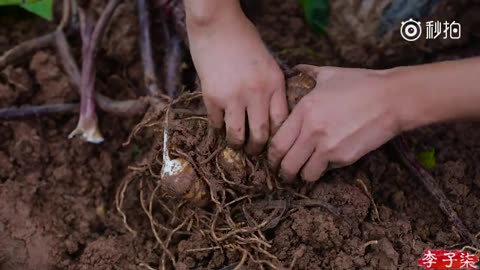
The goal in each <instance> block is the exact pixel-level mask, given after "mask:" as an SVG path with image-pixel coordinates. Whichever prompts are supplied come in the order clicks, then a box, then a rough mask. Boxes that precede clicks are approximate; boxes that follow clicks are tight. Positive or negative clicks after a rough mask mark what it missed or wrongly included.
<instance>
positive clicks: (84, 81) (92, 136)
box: [69, 0, 119, 143]
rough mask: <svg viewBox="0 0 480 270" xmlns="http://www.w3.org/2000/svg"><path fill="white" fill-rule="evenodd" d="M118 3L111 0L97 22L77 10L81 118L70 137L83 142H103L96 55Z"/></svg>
mask: <svg viewBox="0 0 480 270" xmlns="http://www.w3.org/2000/svg"><path fill="white" fill-rule="evenodd" d="M118 4H119V0H110V1H109V2H108V4H107V6H106V7H105V9H104V10H103V12H102V14H101V15H100V18H99V19H98V21H97V23H96V24H94V23H93V19H92V18H91V16H90V14H88V13H86V12H85V10H83V9H79V16H80V34H81V36H82V60H83V61H82V71H81V73H80V92H81V99H80V117H79V120H78V125H77V127H76V128H75V129H74V130H73V131H72V133H70V135H69V138H72V137H74V136H77V135H81V136H82V137H83V138H84V139H85V140H86V141H88V142H91V143H101V142H103V136H102V134H101V132H100V130H99V128H98V124H97V114H96V110H95V76H96V68H95V57H96V54H97V47H98V44H99V43H100V40H101V37H103V34H104V32H105V29H106V27H107V25H108V23H109V22H110V19H111V18H112V15H113V12H114V11H115V8H116V7H117V5H118Z"/></svg>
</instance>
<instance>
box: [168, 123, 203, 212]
mask: <svg viewBox="0 0 480 270" xmlns="http://www.w3.org/2000/svg"><path fill="white" fill-rule="evenodd" d="M166 126H168V121H167V120H166ZM168 137H169V134H168V128H167V127H165V129H164V130H163V167H162V174H161V177H162V179H161V182H160V184H161V186H162V188H163V190H164V191H165V192H166V193H167V194H168V195H170V196H173V197H176V198H182V199H185V200H187V201H189V202H191V203H193V204H196V205H198V206H202V205H203V204H204V203H205V202H206V197H207V194H208V192H207V187H206V185H205V183H204V182H203V181H202V180H201V179H200V178H199V177H198V175H197V173H196V172H195V170H194V168H193V166H192V164H190V162H188V161H187V160H185V159H183V158H176V159H173V160H172V159H170V155H169V150H168V141H169V138H168Z"/></svg>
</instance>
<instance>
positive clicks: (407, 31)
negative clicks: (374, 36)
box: [400, 18, 422, 41]
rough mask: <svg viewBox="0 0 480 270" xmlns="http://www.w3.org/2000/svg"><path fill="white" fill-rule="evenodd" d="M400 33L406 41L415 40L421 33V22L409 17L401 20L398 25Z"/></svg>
mask: <svg viewBox="0 0 480 270" xmlns="http://www.w3.org/2000/svg"><path fill="white" fill-rule="evenodd" d="M400 34H401V35H402V38H403V39H405V40H406V41H416V40H417V39H419V38H420V36H421V35H422V25H421V22H418V21H415V20H414V19H412V18H410V19H409V20H407V21H404V22H402V26H401V27H400Z"/></svg>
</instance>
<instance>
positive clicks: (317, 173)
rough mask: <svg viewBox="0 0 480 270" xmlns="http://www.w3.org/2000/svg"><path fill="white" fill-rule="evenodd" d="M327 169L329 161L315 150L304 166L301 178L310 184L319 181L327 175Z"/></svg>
mask: <svg viewBox="0 0 480 270" xmlns="http://www.w3.org/2000/svg"><path fill="white" fill-rule="evenodd" d="M327 167H328V161H327V160H325V154H324V153H322V152H320V151H317V150H315V151H313V154H312V155H311V156H310V158H309V159H308V161H307V163H305V166H303V169H302V172H301V177H302V179H303V180H305V181H308V182H313V181H317V180H318V179H320V177H322V175H323V174H324V173H325V171H326V170H327Z"/></svg>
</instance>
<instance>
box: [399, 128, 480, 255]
mask: <svg viewBox="0 0 480 270" xmlns="http://www.w3.org/2000/svg"><path fill="white" fill-rule="evenodd" d="M393 146H394V148H395V150H396V152H397V154H398V155H399V156H400V159H401V160H402V162H403V164H404V165H405V166H406V167H407V169H408V170H409V171H410V173H411V174H412V175H413V176H415V178H417V180H419V181H420V182H422V184H423V186H424V187H425V188H426V189H427V191H428V192H429V193H430V195H432V196H433V197H434V198H435V199H436V200H437V203H438V205H439V207H440V209H441V210H442V212H443V213H444V214H445V215H446V216H447V218H448V220H449V221H450V222H451V223H452V224H453V226H455V228H456V229H457V231H458V233H459V234H460V236H461V237H462V238H463V240H465V241H467V242H469V243H472V244H473V245H474V246H475V247H477V248H480V243H479V241H478V240H477V238H476V237H475V236H473V234H471V233H470V231H469V230H468V229H467V227H466V226H465V224H464V223H463V221H462V220H461V219H460V218H459V217H458V214H457V212H455V210H454V209H453V206H452V204H451V203H450V201H449V200H448V198H447V196H446V195H445V193H444V192H443V191H442V189H441V188H440V187H439V185H438V183H437V182H436V181H435V179H434V178H433V176H431V175H430V173H429V172H428V171H427V170H426V169H425V168H424V167H423V166H422V165H421V164H420V163H418V162H417V161H416V159H415V155H414V153H413V152H412V151H411V150H410V149H409V147H408V144H407V142H406V141H405V138H404V137H402V136H401V135H400V136H398V137H397V138H395V139H394V140H393Z"/></svg>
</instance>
